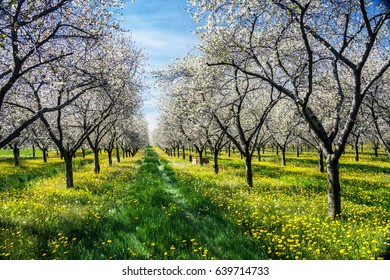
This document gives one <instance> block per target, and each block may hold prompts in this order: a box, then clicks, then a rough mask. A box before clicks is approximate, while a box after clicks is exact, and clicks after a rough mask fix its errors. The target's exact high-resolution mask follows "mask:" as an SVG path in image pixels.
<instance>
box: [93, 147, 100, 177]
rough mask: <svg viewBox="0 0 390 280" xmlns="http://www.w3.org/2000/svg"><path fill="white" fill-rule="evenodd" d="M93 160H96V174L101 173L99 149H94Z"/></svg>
mask: <svg viewBox="0 0 390 280" xmlns="http://www.w3.org/2000/svg"><path fill="white" fill-rule="evenodd" d="M93 161H94V169H93V170H94V171H95V174H99V173H100V163H99V150H97V149H96V150H93Z"/></svg>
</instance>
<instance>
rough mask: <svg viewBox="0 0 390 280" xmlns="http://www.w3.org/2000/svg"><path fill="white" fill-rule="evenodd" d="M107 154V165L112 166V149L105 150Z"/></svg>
mask: <svg viewBox="0 0 390 280" xmlns="http://www.w3.org/2000/svg"><path fill="white" fill-rule="evenodd" d="M107 153H108V165H109V166H112V149H110V150H107Z"/></svg>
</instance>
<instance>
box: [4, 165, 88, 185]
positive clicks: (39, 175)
mask: <svg viewBox="0 0 390 280" xmlns="http://www.w3.org/2000/svg"><path fill="white" fill-rule="evenodd" d="M33 161H36V159H33V158H24V159H23V162H22V165H21V166H15V167H13V168H16V169H19V170H20V172H17V173H16V174H10V175H2V176H0V192H1V191H4V190H9V189H22V188H24V187H25V186H26V185H27V184H28V183H29V182H31V181H34V180H39V179H45V178H49V177H52V176H54V175H57V174H59V173H61V172H64V163H63V162H55V163H51V162H47V163H40V166H39V167H32V168H29V164H30V163H32V162H33ZM0 162H2V163H6V164H9V165H10V166H13V159H11V158H0ZM92 162H93V160H92V159H77V160H74V162H73V168H74V170H77V169H78V168H80V167H82V166H84V165H86V164H90V163H92Z"/></svg>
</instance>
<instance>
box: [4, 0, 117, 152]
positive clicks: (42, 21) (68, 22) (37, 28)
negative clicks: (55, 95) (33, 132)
mask: <svg viewBox="0 0 390 280" xmlns="http://www.w3.org/2000/svg"><path fill="white" fill-rule="evenodd" d="M121 5H122V2H121V1H117V0H102V1H100V0H99V1H97V0H92V1H90V0H88V1H87V0H45V1H44V0H34V1H32V0H18V1H11V0H5V1H1V2H0V57H1V62H0V112H2V111H3V110H4V105H5V103H6V102H7V97H8V96H10V95H15V94H16V95H17V99H18V100H19V101H20V100H24V99H25V97H26V96H25V91H20V90H15V88H20V87H21V84H23V83H24V82H25V81H26V80H30V82H32V81H31V79H30V76H31V73H32V72H39V73H41V74H42V75H43V73H45V72H46V69H47V67H48V66H50V65H53V64H54V65H58V64H59V63H61V62H62V61H64V59H65V61H69V58H71V57H72V58H73V59H74V60H77V59H78V58H77V55H76V56H75V53H77V52H75V51H74V49H73V48H71V47H69V46H70V45H73V46H77V45H78V44H79V42H80V40H82V41H90V42H91V45H92V44H93V41H96V40H97V39H98V38H99V37H101V36H103V35H106V34H107V33H109V32H110V30H112V29H114V28H115V29H117V28H118V26H117V21H116V20H115V19H114V17H113V16H112V9H113V8H115V9H119V8H121ZM90 51H92V49H91V50H90ZM33 75H35V76H36V74H33ZM22 80H24V81H22ZM41 80H42V81H44V80H45V78H43V77H42V79H40V81H41ZM34 83H35V82H34ZM35 90H38V86H37V87H35ZM11 99H15V96H12V98H11ZM63 101H64V100H63ZM68 103H69V102H67V101H64V103H62V104H57V105H56V106H54V107H44V106H43V107H42V108H40V109H39V110H37V111H34V112H32V111H30V110H29V114H28V115H27V116H25V115H23V116H20V115H19V111H20V109H21V108H22V107H20V106H16V107H13V106H12V107H11V109H12V110H11V111H10V110H9V109H7V111H8V114H12V115H13V116H14V118H15V119H19V118H20V119H21V120H23V121H22V122H21V123H20V125H19V126H18V127H16V128H15V129H14V130H13V131H12V132H9V134H8V135H5V134H4V132H2V131H1V132H0V134H1V136H2V137H1V139H0V147H4V146H5V145H7V143H9V142H10V141H12V140H13V139H15V138H17V137H18V136H19V135H20V133H21V132H22V131H23V130H24V129H26V128H27V127H28V126H29V125H30V124H32V123H33V122H34V121H36V120H38V119H39V118H40V116H41V115H43V114H45V113H47V112H52V111H55V110H59V109H61V108H62V107H63V106H66V105H67V104H68ZM23 117H24V118H23Z"/></svg>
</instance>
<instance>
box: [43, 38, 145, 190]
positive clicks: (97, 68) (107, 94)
mask: <svg viewBox="0 0 390 280" xmlns="http://www.w3.org/2000/svg"><path fill="white" fill-rule="evenodd" d="M119 40H121V39H119ZM87 50H88V49H87ZM132 51H133V50H132V49H131V48H130V49H128V50H127V49H125V45H123V44H118V39H116V38H115V37H106V38H105V40H101V41H100V45H99V46H98V47H97V49H96V50H95V51H94V52H90V51H88V52H86V53H82V54H83V55H82V59H80V61H79V64H78V65H76V67H75V68H73V69H72V68H69V67H68V68H62V69H61V72H58V73H56V74H57V78H58V79H59V81H58V84H54V86H56V88H55V89H53V91H54V92H55V94H56V95H57V99H56V100H57V105H58V104H61V102H62V98H65V96H67V95H69V94H70V93H72V91H76V94H78V93H80V91H85V92H86V93H85V94H83V95H81V96H80V97H78V98H77V99H76V100H74V101H73V102H72V103H71V104H69V105H68V106H66V107H64V108H63V109H61V110H58V111H55V112H52V113H48V114H44V115H41V116H40V119H41V121H42V122H43V123H44V125H45V126H46V128H47V130H48V133H49V135H50V137H51V139H52V140H53V142H54V143H55V145H56V146H57V147H58V149H59V150H60V152H61V154H62V155H63V157H64V160H65V166H66V179H67V187H68V188H72V187H73V168H72V157H73V156H74V155H75V153H76V151H77V150H78V149H79V148H80V146H81V145H82V144H83V142H84V141H86V140H87V138H88V136H90V135H91V133H92V132H93V131H95V129H97V128H98V127H101V126H103V125H104V122H105V121H106V120H107V119H108V118H109V117H110V116H111V115H112V114H117V117H118V116H119V115H120V114H121V113H125V112H126V109H127V107H126V105H128V104H138V103H139V102H140V96H139V91H138V90H137V87H136V85H137V84H138V82H139V81H140V79H139V71H138V70H137V69H138V66H139V65H140V63H141V61H140V60H139V59H138V58H139V57H138V56H137V53H133V52H132ZM133 59H135V60H133ZM84 77H87V78H88V79H92V80H94V81H95V83H96V85H95V86H94V87H92V88H91V87H88V88H87V89H84V88H83V87H82V88H80V87H79V86H77V85H78V84H79V83H80V80H82V79H83V78H84ZM72 82H73V83H72ZM52 86H53V85H52ZM39 101H40V100H37V102H38V106H42V105H41V104H40V103H39ZM127 101H129V102H127ZM134 106H135V105H134Z"/></svg>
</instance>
